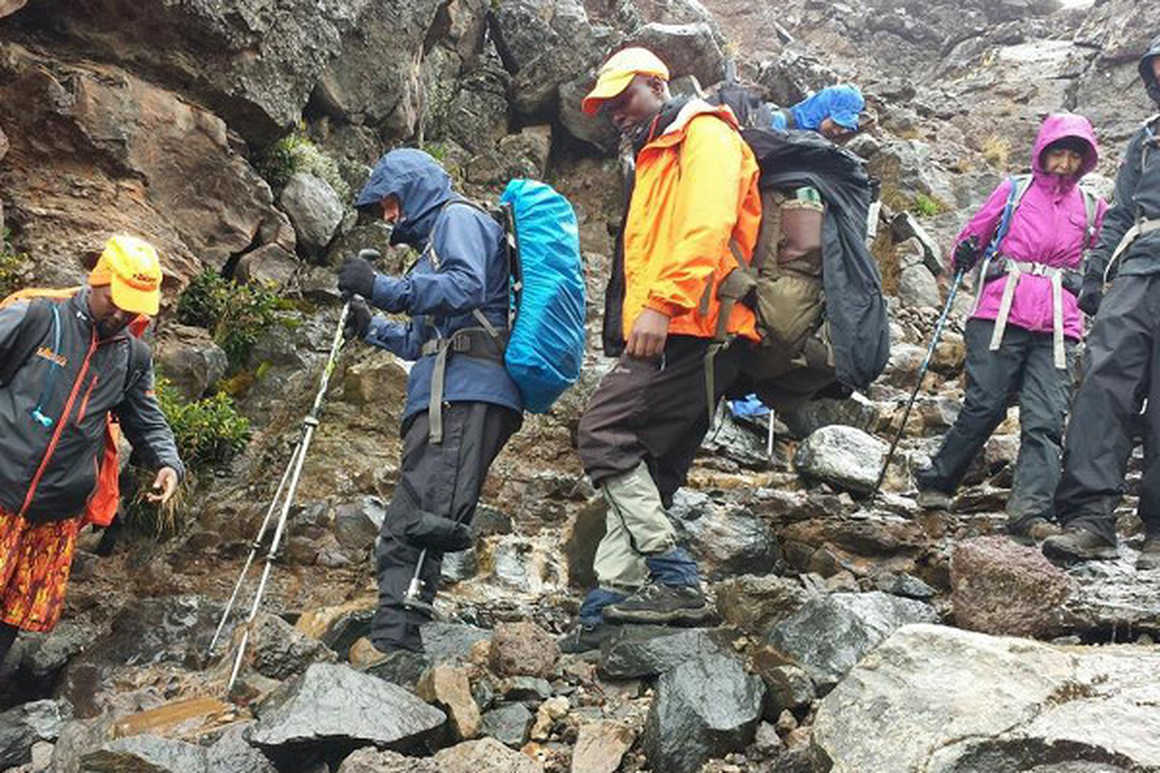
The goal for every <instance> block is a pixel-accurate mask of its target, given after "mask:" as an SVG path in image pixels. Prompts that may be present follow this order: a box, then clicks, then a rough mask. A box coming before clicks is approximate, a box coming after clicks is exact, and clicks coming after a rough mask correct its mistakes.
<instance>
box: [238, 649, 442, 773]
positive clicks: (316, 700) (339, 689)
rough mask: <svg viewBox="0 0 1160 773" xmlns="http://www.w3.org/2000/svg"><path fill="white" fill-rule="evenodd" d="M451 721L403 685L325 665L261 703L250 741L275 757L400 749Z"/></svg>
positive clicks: (287, 684) (317, 667) (282, 688)
mask: <svg viewBox="0 0 1160 773" xmlns="http://www.w3.org/2000/svg"><path fill="white" fill-rule="evenodd" d="M446 719H447V716H446V715H445V714H444V713H443V712H442V711H439V710H438V709H436V708H434V707H433V706H429V705H427V704H426V703H424V702H423V701H421V700H419V699H418V698H416V697H415V696H414V695H412V694H411V693H409V692H407V691H406V690H404V689H403V688H401V687H399V686H398V685H394V684H390V683H389V682H384V681H383V680H381V679H377V678H375V677H373V676H370V675H367V674H362V673H359V672H358V671H355V670H353V669H351V668H350V667H348V666H341V665H328V664H322V663H320V664H315V665H312V666H311V667H310V668H308V669H307V670H306V672H305V673H304V674H302V675H301V676H299V677H296V678H294V679H292V680H291V681H289V682H287V683H286V684H284V685H283V686H282V687H281V688H280V689H279V690H278V691H276V692H275V694H273V695H271V696H270V697H269V698H268V699H267V700H266V701H264V702H263V703H262V705H261V706H260V707H259V709H258V724H257V725H256V726H255V727H254V730H253V732H252V733H251V735H250V742H251V743H253V744H254V745H256V746H259V747H262V748H264V749H267V750H270V751H273V752H275V753H278V752H279V751H281V752H285V751H288V750H290V749H298V748H302V747H311V746H314V747H318V746H330V747H332V748H333V747H338V746H342V745H350V746H351V747H357V746H364V745H367V744H375V745H376V746H380V747H399V746H406V745H409V744H412V743H416V742H420V741H423V740H425V739H427V738H429V737H430V736H431V734H432V732H433V731H435V730H436V729H438V728H440V727H441V726H442V725H443V723H444V721H446Z"/></svg>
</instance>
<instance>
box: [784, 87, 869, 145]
mask: <svg viewBox="0 0 1160 773" xmlns="http://www.w3.org/2000/svg"><path fill="white" fill-rule="evenodd" d="M864 107H866V100H865V99H863V98H862V92H861V91H859V90H858V87H857V86H852V85H849V84H841V85H838V86H827V87H826V88H824V89H822V90H821V91H819V92H818V93H817V94H814V95H813V96H810V97H806V98H805V99H803V100H802V101H801V102H798V103H797V104H796V105H794V106H793V107H789V108H783V109H781V110H778V111H776V112H774V114H773V123H772V124H771V127H772V128H774V129H778V130H781V131H785V130H787V129H805V130H809V131H815V132H818V133H819V134H821V135H823V136H824V137H826V139H830V140H839V139H842V138H843V137H845V136H846V135H849V134H853V133H854V132H856V131H858V114H859V113H861V112H862V109H863V108H864Z"/></svg>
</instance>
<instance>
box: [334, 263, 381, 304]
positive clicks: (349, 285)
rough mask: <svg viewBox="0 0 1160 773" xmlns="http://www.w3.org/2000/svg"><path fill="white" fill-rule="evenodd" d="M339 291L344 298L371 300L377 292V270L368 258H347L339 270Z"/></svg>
mask: <svg viewBox="0 0 1160 773" xmlns="http://www.w3.org/2000/svg"><path fill="white" fill-rule="evenodd" d="M338 289H339V292H341V293H342V295H343V297H344V298H350V297H351V296H352V295H361V296H362V297H364V298H370V297H371V296H372V295H373V294H374V290H375V268H374V266H372V265H371V264H370V261H368V260H367V259H366V258H362V257H358V258H347V259H346V260H345V261H343V264H342V267H341V268H340V269H338Z"/></svg>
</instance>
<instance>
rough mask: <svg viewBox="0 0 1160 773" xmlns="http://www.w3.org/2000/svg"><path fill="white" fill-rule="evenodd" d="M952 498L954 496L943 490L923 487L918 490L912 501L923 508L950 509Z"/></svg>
mask: <svg viewBox="0 0 1160 773" xmlns="http://www.w3.org/2000/svg"><path fill="white" fill-rule="evenodd" d="M953 499H954V497H953V496H952V495H951V494H948V493H946V492H945V491H939V490H938V489H934V488H924V489H919V490H918V496H917V497H915V500H914V501H915V502H917V503H918V506H919V507H921V508H922V509H924V510H950V509H951V501H952V500H953Z"/></svg>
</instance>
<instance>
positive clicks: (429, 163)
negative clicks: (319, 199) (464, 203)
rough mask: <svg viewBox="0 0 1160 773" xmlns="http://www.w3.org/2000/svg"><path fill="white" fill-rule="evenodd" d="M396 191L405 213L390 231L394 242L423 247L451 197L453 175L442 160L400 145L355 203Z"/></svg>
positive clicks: (374, 200) (379, 198)
mask: <svg viewBox="0 0 1160 773" xmlns="http://www.w3.org/2000/svg"><path fill="white" fill-rule="evenodd" d="M392 193H393V194H394V195H395V196H396V197H398V199H399V207H400V209H402V211H403V216H402V218H401V219H400V220H399V222H398V223H396V224H395V229H394V231H393V232H392V233H391V244H399V243H400V242H402V243H404V244H409V245H411V246H412V247H414V248H415V249H418V250H422V249H423V248H424V247H425V246H426V245H427V239H428V238H429V237H430V236H431V229H432V228H433V227H434V225H435V219H436V218H437V217H438V216H439V210H440V209H441V208H442V207H443V205H444V204H446V203H447V202H448V201H450V200H451V199H452V198H457V197H456V196H455V194H453V193H452V192H451V177H450V176H449V175H448V174H447V172H446V171H444V169H443V167H441V166H440V165H439V162H438V161H436V160H435V159H434V158H432V157H431V156H430V155H428V154H427V153H424V152H423V151H421V150H416V149H414V148H398V149H396V150H392V151H390V152H388V153H386V154H384V155H383V157H382V158H380V159H379V160H378V163H376V164H375V168H374V171H373V172H371V176H370V179H369V180H367V184H366V185H364V186H363V189H362V191H361V192H359V195H358V198H357V199H355V202H354V205H355V207H358V208H362V207H366V206H369V205H371V204H376V203H378V202H380V201H382V200H383V198H385V197H386V196H388V195H390V194H392Z"/></svg>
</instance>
